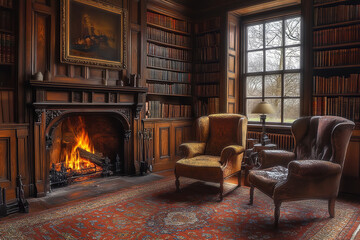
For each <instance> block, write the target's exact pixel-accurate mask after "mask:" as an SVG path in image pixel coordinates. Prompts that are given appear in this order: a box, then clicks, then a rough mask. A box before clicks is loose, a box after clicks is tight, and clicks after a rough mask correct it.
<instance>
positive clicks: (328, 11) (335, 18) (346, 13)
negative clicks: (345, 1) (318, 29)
mask: <svg viewBox="0 0 360 240" xmlns="http://www.w3.org/2000/svg"><path fill="white" fill-rule="evenodd" d="M358 19H360V5H359V4H358V5H338V6H335V7H327V8H315V9H314V26H320V25H324V24H332V23H337V22H345V21H352V20H358Z"/></svg>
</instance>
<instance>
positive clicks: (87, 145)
mask: <svg viewBox="0 0 360 240" xmlns="http://www.w3.org/2000/svg"><path fill="white" fill-rule="evenodd" d="M78 119H79V122H76V124H74V123H71V122H70V119H69V127H70V131H72V133H73V135H74V137H75V144H74V145H73V146H72V148H71V150H70V151H68V150H66V148H64V150H63V151H64V155H65V167H66V169H67V171H80V170H82V169H88V168H94V167H97V166H96V165H95V164H93V163H92V162H90V161H88V160H87V159H84V158H81V157H80V153H79V151H78V148H82V149H84V150H86V151H88V152H91V153H95V149H94V146H93V144H92V142H91V141H90V138H89V135H88V133H87V132H86V131H85V123H84V121H83V118H81V117H79V118H78Z"/></svg>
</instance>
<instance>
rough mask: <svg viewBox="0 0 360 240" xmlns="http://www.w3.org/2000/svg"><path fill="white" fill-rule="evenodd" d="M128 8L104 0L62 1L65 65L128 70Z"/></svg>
mask: <svg viewBox="0 0 360 240" xmlns="http://www.w3.org/2000/svg"><path fill="white" fill-rule="evenodd" d="M126 25H127V11H126V9H123V8H120V7H117V6H113V5H110V4H107V3H105V2H103V1H100V0H61V53H60V55H61V59H60V60H61V62H63V63H71V64H79V65H86V66H95V67H105V68H114V69H125V68H126V44H127V43H126Z"/></svg>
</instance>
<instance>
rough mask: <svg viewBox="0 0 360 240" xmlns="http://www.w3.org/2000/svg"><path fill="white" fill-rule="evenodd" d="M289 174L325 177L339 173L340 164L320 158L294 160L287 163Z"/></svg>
mask: <svg viewBox="0 0 360 240" xmlns="http://www.w3.org/2000/svg"><path fill="white" fill-rule="evenodd" d="M288 169H289V175H290V174H292V175H299V176H303V177H325V176H328V175H333V174H338V173H341V166H340V164H337V163H332V162H328V161H322V160H300V161H298V160H296V161H292V162H290V163H289V167H288Z"/></svg>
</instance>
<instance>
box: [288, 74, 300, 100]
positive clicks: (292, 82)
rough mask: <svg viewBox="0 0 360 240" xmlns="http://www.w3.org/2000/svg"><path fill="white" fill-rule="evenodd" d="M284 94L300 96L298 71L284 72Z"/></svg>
mask: <svg viewBox="0 0 360 240" xmlns="http://www.w3.org/2000/svg"><path fill="white" fill-rule="evenodd" d="M284 96H285V97H299V96H300V73H288V74H284Z"/></svg>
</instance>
